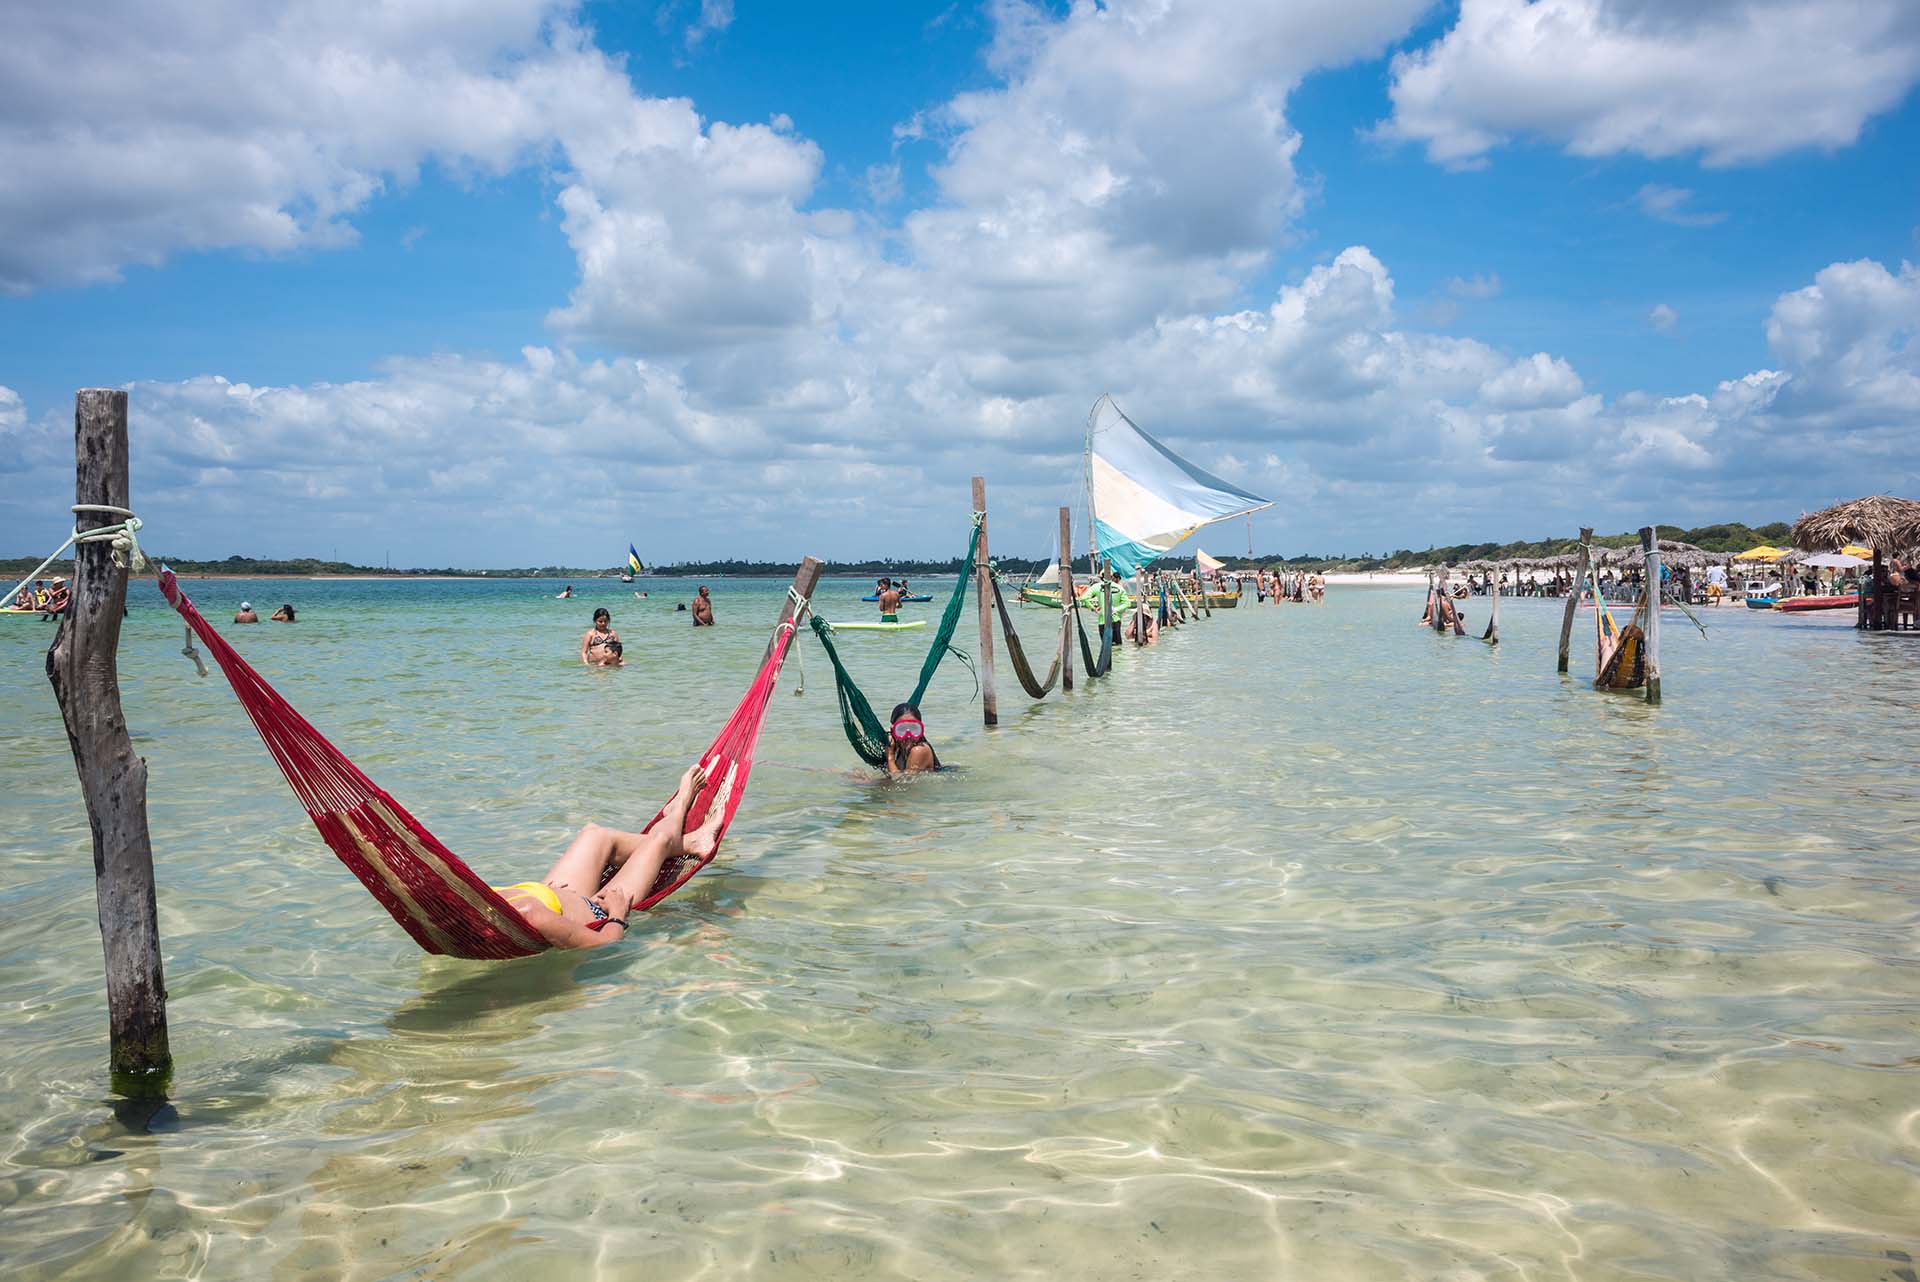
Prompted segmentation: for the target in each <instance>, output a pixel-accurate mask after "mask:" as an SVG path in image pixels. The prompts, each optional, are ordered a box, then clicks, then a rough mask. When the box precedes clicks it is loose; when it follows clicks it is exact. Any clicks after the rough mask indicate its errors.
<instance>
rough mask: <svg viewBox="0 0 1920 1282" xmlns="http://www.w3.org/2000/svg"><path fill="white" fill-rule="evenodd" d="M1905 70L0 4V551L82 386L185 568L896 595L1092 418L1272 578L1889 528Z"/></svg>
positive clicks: (1429, 40) (1904, 379) (479, 6)
mask: <svg viewBox="0 0 1920 1282" xmlns="http://www.w3.org/2000/svg"><path fill="white" fill-rule="evenodd" d="M317 51H324V53H325V54H326V56H324V57H322V56H318V52H317ZM94 77H98V80H97V81H96V80H94V79H93V78H94ZM1916 81H1920V11H1916V10H1914V9H1913V8H1912V7H1911V6H1907V5H1903V4H1900V3H1897V2H1895V0H1887V2H1886V3H1876V2H1873V0H1864V2H1863V3H1860V4H1857V5H1852V6H1848V7H1845V8H1844V9H1835V8H1834V7H1832V6H1822V5H1820V4H1817V3H1813V2H1812V0H1808V2H1806V3H1801V2H1800V0H1705V2H1703V3H1701V4H1699V5H1697V6H1690V7H1688V8H1687V9H1686V10H1685V11H1684V12H1681V11H1675V10H1672V9H1671V8H1670V7H1668V6H1659V5H1653V4H1650V3H1649V2H1648V0H1537V2H1536V3H1531V4H1529V3H1526V2H1525V0H1467V2H1466V3H1464V4H1441V5H1433V4H1423V3H1420V2H1419V0H1344V2H1343V3H1337V4H1336V3H1330V2H1327V0H1300V3H1296V4H1291V5H1283V6H1272V7H1268V8H1255V9H1252V10H1249V9H1247V8H1245V7H1244V6H1235V5H1230V4H1214V3H1170V4H1159V3H1155V4H1144V3H1143V4H1123V3H1115V4H1111V5H1106V6H1093V5H1090V4H1089V5H1078V6H1071V7H1070V6H1067V5H1042V6H1028V5H1023V4H1018V3H1013V2H1011V0H1009V2H1006V3H994V4H978V3H973V4H950V5H949V4H936V5H925V6H912V5H898V4H893V5H882V4H870V5H845V6H838V7H836V9H835V10H834V12H833V15H832V16H831V18H829V19H826V20H823V19H822V18H821V17H820V16H819V15H818V13H816V12H814V11H810V10H806V9H805V8H804V7H801V6H785V5H755V4H750V3H745V2H744V0H742V2H741V3H737V4H728V3H724V0H704V2H703V0H681V2H680V3H677V4H671V3H669V4H648V5H623V4H616V3H610V2H604V0H603V2H601V3H589V4H570V3H566V2H564V0H473V2H472V3H471V4H470V5H468V6H465V7H464V8H462V9H460V10H459V11H458V12H452V11H450V10H449V8H448V7H446V6H440V5H421V6H417V7H416V6H410V5H405V4H400V5H392V6H387V7H386V8H384V9H383V10H380V11H377V12H376V11H373V10H365V11H357V10H356V7H355V6H352V5H322V4H319V3H315V2H310V0H281V2H278V3H268V4H243V3H239V2H238V0H233V2H232V3H200V4H194V5H186V4H174V3H157V4H152V3H150V4H143V5H134V4H131V3H128V4H125V5H120V4H115V3H103V4H101V5H99V6H90V7H87V8H86V10H85V12H78V13H76V12H71V11H69V9H67V8H62V7H59V6H55V5H53V4H50V3H48V4H29V5H26V6H16V7H14V8H11V9H9V10H8V13H7V16H6V17H4V18H0V85H9V84H10V85H12V86H14V88H13V90H12V92H11V93H9V92H8V91H5V90H0V168H4V169H5V170H6V171H7V172H9V173H11V174H13V175H15V179H14V180H13V181H12V182H11V183H10V185H9V187H8V189H7V190H6V192H4V193H0V247H4V248H0V447H4V449H3V450H0V456H3V457H4V459H5V461H4V462H0V468H4V469H5V470H6V473H7V474H8V477H9V484H8V485H7V486H6V489H5V493H4V495H0V551H5V552H6V553H8V554H25V553H27V552H29V551H31V550H32V549H34V548H36V547H38V546H40V545H42V544H47V545H51V544H52V543H55V542H58V538H59V532H60V530H61V528H62V523H63V521H64V519H65V517H64V513H63V510H62V509H63V504H62V503H61V502H60V501H59V499H60V497H61V496H62V495H64V494H65V493H66V492H67V490H66V487H68V486H70V484H71V477H70V467H71V459H70V448H71V447H70V435H69V433H70V413H71V394H72V390H73V389H74V388H75V387H78V386H83V385H98V384H108V385H127V386H129V387H130V388H131V391H132V396H133V404H134V413H135V442H134V449H135V454H134V468H135V486H136V499H137V501H138V504H139V506H140V508H141V510H142V512H143V514H145V515H146V516H147V519H148V521H149V524H150V526H151V527H152V531H153V532H152V533H151V535H150V541H152V542H153V543H154V544H155V545H156V546H158V547H161V548H164V549H169V550H172V551H174V552H175V553H176V554H180V555H195V556H224V555H228V554H230V553H234V552H249V553H254V554H263V555H298V554H304V553H312V552H325V551H327V550H329V549H333V548H338V549H339V550H340V553H341V554H342V555H343V556H350V557H355V558H358V559H363V560H378V559H379V556H380V554H381V552H382V551H383V550H384V549H386V548H387V547H389V546H393V547H396V548H407V549H409V550H410V552H409V554H407V555H405V556H402V555H401V554H400V553H399V552H398V551H396V557H397V558H398V559H403V560H406V561H409V562H417V563H431V564H445V563H454V564H469V565H488V564H492V565H500V564H529V563H544V562H550V561H566V562H570V563H594V562H597V561H600V560H608V561H611V560H612V559H614V558H615V556H616V555H617V554H618V553H619V552H621V551H622V550H623V549H624V546H625V543H626V542H627V541H628V539H629V538H631V539H632V540H633V541H634V542H636V543H637V544H639V545H640V546H641V547H642V550H643V553H645V554H647V555H648V556H649V558H650V559H655V560H672V559H675V558H681V557H705V556H725V555H739V556H749V557H756V558H780V557H786V556H797V555H798V554H799V553H801V552H815V553H819V554H822V555H829V556H858V555H869V554H888V553H893V554H899V555H921V554H941V553H945V552H949V551H953V550H956V549H957V548H958V546H959V544H960V541H961V540H962V539H964V537H965V526H964V504H965V485H966V480H967V477H968V476H969V475H971V474H972V473H974V472H980V473H983V474H985V475H986V476H987V477H988V478H989V484H990V487H991V493H992V495H993V500H994V509H995V522H996V529H997V533H996V539H995V542H996V546H998V547H1001V548H1005V549H1008V550H1013V549H1015V548H1020V549H1022V550H1031V551H1033V552H1036V553H1037V552H1038V551H1040V550H1041V549H1042V548H1043V547H1044V546H1045V543H1046V539H1047V536H1046V533H1045V531H1046V530H1047V529H1048V528H1049V521H1050V513H1051V511H1052V508H1053V507H1054V506H1056V505H1058V504H1059V503H1061V502H1069V501H1072V500H1073V498H1074V497H1075V494H1076V492H1077V481H1076V480H1075V476H1076V474H1077V470H1078V469H1077V466H1076V465H1075V463H1074V460H1073V454H1074V451H1075V449H1076V448H1077V443H1078V440H1079V434H1080V432H1081V430H1082V425H1083V422H1084V417H1085V414H1086V410H1087V407H1088V406H1090V405H1091V403H1092V402H1093V400H1094V399H1095V397H1097V396H1098V395H1099V394H1100V393H1101V392H1103V391H1111V392H1113V393H1114V394H1115V396H1116V397H1117V398H1118V399H1119V400H1120V402H1121V403H1122V405H1123V406H1125V408H1126V409H1127V411H1128V412H1129V413H1130V414H1131V415H1132V416H1133V417H1134V418H1135V419H1136V420H1138V421H1139V422H1140V423H1141V424H1142V425H1143V426H1145V427H1147V428H1148V430H1150V431H1154V432H1156V433H1157V434H1159V435H1161V436H1162V437H1163V438H1165V439H1167V440H1168V441H1170V442H1171V443H1173V444H1174V445H1175V446H1176V448H1179V449H1181V450H1183V451H1184V452H1186V453H1188V454H1189V455H1190V456H1192V457H1193V458H1194V459H1195V460H1196V461H1197V462H1199V463H1200V464H1201V465H1203V466H1206V467H1208V468H1210V469H1211V470H1214V471H1217V472H1220V473H1222V474H1223V475H1227V476H1230V477H1231V478H1232V479H1234V480H1235V481H1236V482H1237V483H1240V484H1243V485H1246V486H1247V487H1249V488H1252V489H1255V490H1257V491H1260V492H1262V493H1266V494H1269V495H1271V496H1272V497H1273V498H1274V499H1275V500H1276V507H1275V509H1273V510H1272V511H1271V512H1269V513H1265V514H1262V516H1261V517H1260V518H1259V526H1258V529H1257V531H1256V541H1257V542H1258V543H1259V544H1260V545H1261V547H1262V548H1263V549H1272V550H1277V551H1288V552H1292V551H1300V550H1306V549H1313V550H1346V551H1356V552H1357V551H1362V550H1380V549H1384V548H1389V547H1396V546H1412V547H1421V546H1426V545H1428V544H1430V543H1447V542H1453V541H1458V540H1464V539H1469V538H1475V539H1477V538H1502V539H1504V538H1511V537H1520V536H1538V535H1540V534H1544V533H1548V532H1559V531H1563V530H1564V529H1568V528H1571V527H1573V526H1575V525H1580V524H1595V525H1598V526H1601V527H1602V528H1625V527H1628V526H1632V525H1638V524H1643V523H1646V522H1649V521H1657V522H1662V523H1668V524H1680V525H1686V524H1695V523H1701V522H1706V521H1712V520H1727V519H1741V520H1754V521H1759V520H1767V519H1776V518H1783V517H1784V518H1791V517H1792V516H1793V515H1795V514H1796V513H1798V512H1799V511H1801V510H1803V509H1807V508H1812V507H1817V506H1821V505H1824V504H1825V503H1827V502H1830V501H1833V500H1836V499H1839V498H1845V497H1852V496H1854V495H1856V494H1859V493H1865V492H1874V491H1880V490H1886V489H1891V490H1893V491H1894V492H1904V493H1907V494H1915V493H1920V463H1916V462H1915V458H1916V449H1915V447H1916V445H1920V342H1916V340H1915V334H1916V332H1917V331H1920V274H1917V273H1916V272H1915V270H1914V269H1913V268H1912V267H1911V266H1910V265H1909V264H1910V263H1911V262H1912V261H1913V260H1914V259H1916V258H1920V173H1917V172H1916V171H1917V169H1920V166H1916V164H1915V162H1914V159H1913V158H1914V157H1915V156H1916V155H1920V102H1917V101H1916V95H1915V93H1914V92H1913V90H1914V85H1915V83H1916ZM88 85H97V88H96V91H94V92H81V91H79V88H80V87H82V86H88ZM56 87H57V88H60V89H61V90H62V91H61V92H54V89H55V88H56ZM1239 537H1243V536H1241V535H1236V536H1235V539H1237V538H1239ZM1223 539H1224V536H1223ZM1235 539H1225V541H1229V542H1232V541H1235ZM602 544H608V545H611V546H610V547H603V546H602ZM1026 545H1031V547H1030V548H1029V547H1027V546H1026Z"/></svg>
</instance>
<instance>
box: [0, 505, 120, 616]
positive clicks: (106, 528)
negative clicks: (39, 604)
mask: <svg viewBox="0 0 1920 1282" xmlns="http://www.w3.org/2000/svg"><path fill="white" fill-rule="evenodd" d="M68 510H69V511H71V512H72V513H73V514H74V515H75V516H78V515H80V513H82V512H106V513H108V514H110V515H113V516H118V517H122V518H124V519H123V520H119V521H114V522H112V523H110V524H107V525H102V526H99V527H97V528H95V529H91V530H87V531H85V532H82V531H81V529H80V527H79V526H78V525H76V526H74V529H73V533H71V534H69V535H67V541H66V542H64V543H62V544H61V545H60V546H59V547H57V548H55V549H54V550H53V553H52V555H50V556H49V557H47V559H46V560H44V561H42V562H41V563H40V564H39V565H37V566H35V567H34V569H33V572H32V573H31V574H29V575H27V577H26V578H24V579H22V580H20V581H19V582H18V583H16V584H14V585H13V587H12V588H11V589H10V590H9V591H8V592H7V594H6V596H5V597H4V598H0V601H3V602H12V601H14V600H16V599H17V598H18V597H19V595H20V594H21V593H22V592H24V591H25V590H26V589H27V587H28V586H29V585H30V584H31V583H32V582H33V581H34V580H35V579H37V578H39V577H40V576H41V575H42V574H45V573H46V572H47V567H48V566H50V565H52V564H53V563H54V562H55V561H58V560H59V559H60V554H61V553H63V552H65V551H66V550H67V549H68V548H70V547H72V546H73V545H74V544H76V543H111V544H112V545H113V563H114V564H115V565H117V566H119V567H120V568H121V569H123V570H129V571H131V572H132V573H134V574H139V573H141V572H142V571H143V570H145V569H146V568H147V555H146V553H144V552H142V551H141V550H140V540H139V539H138V538H137V537H136V536H137V535H138V534H139V532H140V529H141V524H142V523H141V520H140V518H139V517H137V516H135V515H134V514H133V513H132V512H131V511H129V510H128V509H126V508H123V507H114V506H113V505H112V504H110V503H75V504H74V505H73V506H72V507H71V508H70V509H68Z"/></svg>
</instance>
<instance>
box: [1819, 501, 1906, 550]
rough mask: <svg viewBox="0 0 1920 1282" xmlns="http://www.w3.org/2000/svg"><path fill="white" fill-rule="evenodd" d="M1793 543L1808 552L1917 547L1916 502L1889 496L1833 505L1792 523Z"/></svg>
mask: <svg viewBox="0 0 1920 1282" xmlns="http://www.w3.org/2000/svg"><path fill="white" fill-rule="evenodd" d="M1793 542H1794V546H1795V547H1798V548H1801V549H1803V550H1805V551H1808V552H1832V551H1835V550H1837V549H1839V548H1842V547H1845V546H1846V545H1847V544H1849V543H1860V544H1864V545H1866V546H1867V547H1870V548H1873V549H1874V550H1876V551H1879V552H1898V551H1900V550H1902V549H1904V548H1910V547H1914V546H1916V545H1920V503H1916V502H1914V501H1913V500H1912V499H1897V498H1894V497H1893V496H1892V495H1891V494H1872V495H1869V496H1867V497H1866V498H1863V499H1852V500H1850V501H1848V502H1846V503H1836V504H1834V506H1832V507H1830V508H1827V509H1825V510H1823V511H1819V512H1814V513H1811V514H1809V515H1805V516H1802V517H1801V518H1800V519H1799V520H1797V521H1795V522H1794V523H1793Z"/></svg>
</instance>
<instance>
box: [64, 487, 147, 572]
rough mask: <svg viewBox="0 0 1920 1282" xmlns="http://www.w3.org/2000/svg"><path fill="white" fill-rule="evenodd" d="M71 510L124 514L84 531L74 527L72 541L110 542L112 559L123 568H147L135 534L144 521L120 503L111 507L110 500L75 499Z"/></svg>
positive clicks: (145, 558) (139, 570) (74, 511)
mask: <svg viewBox="0 0 1920 1282" xmlns="http://www.w3.org/2000/svg"><path fill="white" fill-rule="evenodd" d="M71 510H72V512H73V514H74V515H75V516H78V515H79V514H80V513H82V512H106V513H110V514H112V515H114V516H119V517H123V518H124V519H123V520H119V521H115V522H113V523H112V524H111V525H103V526H101V527H100V528H99V529H96V530H88V531H86V532H85V533H84V534H83V533H81V532H80V530H79V529H78V528H77V527H76V528H75V529H74V531H73V539H72V540H71V541H72V542H74V543H110V544H112V545H113V563H114V564H115V565H117V566H119V567H120V568H121V569H123V570H132V571H133V572H134V573H135V574H138V573H140V572H141V571H142V570H145V569H146V568H147V557H146V554H145V553H144V552H142V551H141V550H140V540H139V539H138V538H136V537H135V536H136V535H137V534H138V533H139V531H140V529H141V527H142V526H143V524H144V522H142V521H141V520H140V518H139V517H137V516H135V515H134V514H133V513H132V512H130V511H128V510H127V509H126V508H123V507H114V506H113V505H112V504H110V503H75V504H74V505H73V507H72V509H71Z"/></svg>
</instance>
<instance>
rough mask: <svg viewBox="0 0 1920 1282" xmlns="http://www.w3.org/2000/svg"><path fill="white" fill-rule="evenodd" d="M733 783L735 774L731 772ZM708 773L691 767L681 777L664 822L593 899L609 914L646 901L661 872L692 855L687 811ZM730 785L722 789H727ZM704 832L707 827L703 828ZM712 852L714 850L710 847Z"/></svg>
mask: <svg viewBox="0 0 1920 1282" xmlns="http://www.w3.org/2000/svg"><path fill="white" fill-rule="evenodd" d="M728 777H729V779H731V777H732V772H731V770H729V772H728ZM706 784H707V772H706V768H705V766H704V765H696V766H693V767H690V768H689V769H688V770H687V773H686V774H684V775H682V776H680V790H679V791H678V792H676V793H674V794H673V800H672V801H671V802H669V803H667V809H666V812H665V813H664V814H662V815H661V816H660V822H659V823H657V824H655V825H654V826H653V831H652V832H650V833H648V834H646V836H644V837H642V838H641V841H642V843H643V844H642V845H641V846H640V848H639V849H637V850H635V851H634V852H633V853H632V854H631V855H630V856H629V857H628V858H626V859H625V860H624V861H622V862H621V863H620V865H619V871H617V872H615V873H614V874H613V876H612V877H611V878H610V879H609V880H608V881H607V884H606V886H605V888H604V889H602V890H601V891H600V893H599V894H597V895H591V896H589V898H594V899H599V900H600V901H601V902H602V903H603V904H604V905H606V907H607V908H608V909H609V910H612V909H615V908H620V909H624V908H625V906H626V905H628V904H631V903H634V902H635V901H637V900H639V899H641V898H643V897H645V895H646V893H647V892H648V891H649V890H651V889H652V888H653V883H654V882H655V881H656V880H657V879H658V878H659V876H660V870H661V869H662V868H664V867H666V865H667V864H668V863H669V862H670V861H671V860H674V859H677V858H679V857H680V856H682V855H685V854H687V853H689V848H688V845H687V836H686V835H685V829H686V825H687V809H688V807H690V806H692V805H693V799H694V798H695V797H697V796H699V795H700V790H701V789H702V788H704V787H706ZM725 786H726V785H724V784H723V785H722V787H723V788H724V787H725ZM720 795H721V794H720V793H718V792H716V793H715V794H714V802H715V804H716V805H718V804H719V802H720ZM701 826H702V828H703V829H704V828H705V826H706V825H704V824H703V825H701ZM709 849H711V846H710V845H709Z"/></svg>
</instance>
